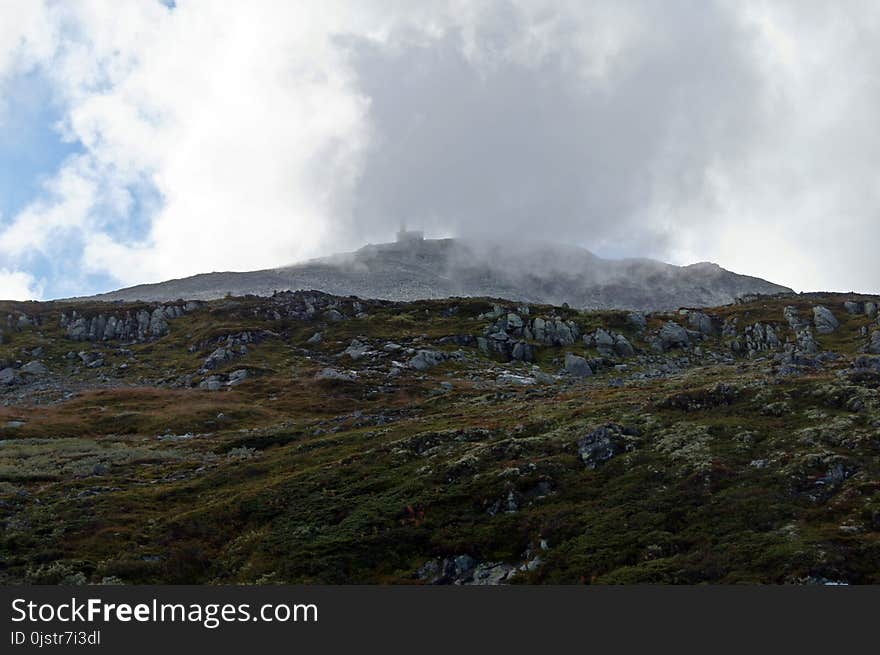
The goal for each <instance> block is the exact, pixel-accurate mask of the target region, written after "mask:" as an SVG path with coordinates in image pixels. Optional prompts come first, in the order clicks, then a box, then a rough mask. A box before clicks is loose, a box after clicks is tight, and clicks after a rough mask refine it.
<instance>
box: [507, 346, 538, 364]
mask: <svg viewBox="0 0 880 655" xmlns="http://www.w3.org/2000/svg"><path fill="white" fill-rule="evenodd" d="M510 358H511V359H513V360H516V361H518V362H533V361H535V353H534V351H533V350H532V347H531V346H530V345H529V344H528V343H526V342H525V341H517V342H516V343H515V344H513V348H511V350H510Z"/></svg>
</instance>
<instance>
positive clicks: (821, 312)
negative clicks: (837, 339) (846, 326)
mask: <svg viewBox="0 0 880 655" xmlns="http://www.w3.org/2000/svg"><path fill="white" fill-rule="evenodd" d="M813 324H814V325H815V326H816V332H818V333H819V334H831V333H832V332H834V331H835V330H836V329H837V328H839V327H840V322H839V321H838V320H837V318H836V317H835V316H834V314H833V313H832V312H831V310H830V309H828V308H827V307H825V306H823V305H816V306H815V307H813Z"/></svg>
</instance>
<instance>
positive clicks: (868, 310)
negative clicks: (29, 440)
mask: <svg viewBox="0 0 880 655" xmlns="http://www.w3.org/2000/svg"><path fill="white" fill-rule="evenodd" d="M877 307H878V304H877V303H875V302H866V303H865V314H866V315H867V316H868V318H874V317H875V316H876V315H877ZM0 343H2V342H0Z"/></svg>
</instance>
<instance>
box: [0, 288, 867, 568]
mask: <svg viewBox="0 0 880 655" xmlns="http://www.w3.org/2000/svg"><path fill="white" fill-rule="evenodd" d="M878 302H880V299H878V298H867V297H857V296H842V295H810V296H808V295H803V296H795V297H790V298H782V299H768V298H761V299H757V300H755V301H753V302H748V303H744V304H736V305H729V306H722V307H717V308H713V309H707V310H702V311H697V310H690V311H682V312H674V313H669V314H663V313H657V314H650V315H644V314H638V313H628V312H623V311H613V312H578V311H575V310H572V309H568V308H561V307H554V306H548V305H536V304H523V303H515V302H509V301H493V300H487V299H469V300H460V299H459V300H454V299H453V300H427V301H419V302H415V303H397V302H383V301H360V300H356V299H353V298H350V297H347V298H343V297H335V296H329V295H325V294H321V293H317V292H307V293H295V294H293V293H285V294H278V295H276V296H274V297H272V298H255V297H250V298H228V299H221V300H215V301H211V302H208V303H171V304H165V305H161V304H148V303H132V304H122V303H120V304H114V305H108V304H106V303H99V302H92V303H0V329H2V332H3V334H2V336H0V342H2V344H0V525H2V530H0V563H2V564H0V582H2V583H21V582H23V583H28V584H31V583H48V584H57V583H68V584H83V583H88V582H111V583H112V582H124V583H156V582H164V583H258V584H261V583H274V582H289V583H407V584H429V583H438V584H441V583H447V584H448V583H452V584H535V583H566V584H582V583H647V582H661V583H698V582H710V583H741V582H748V583H758V582H760V583H799V584H800V583H810V584H826V583H832V582H833V583H851V584H855V583H874V584H877V583H880V396H878V390H880V317H878V310H877V305H878Z"/></svg>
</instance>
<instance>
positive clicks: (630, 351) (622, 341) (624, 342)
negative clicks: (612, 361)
mask: <svg viewBox="0 0 880 655" xmlns="http://www.w3.org/2000/svg"><path fill="white" fill-rule="evenodd" d="M614 352H616V353H617V354H618V355H619V356H620V357H633V356H634V355H635V354H636V350H635V348H633V347H632V344H631V343H630V342H629V339H627V338H626V337H625V336H623V335H622V334H618V335H617V336H616V337H614Z"/></svg>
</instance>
